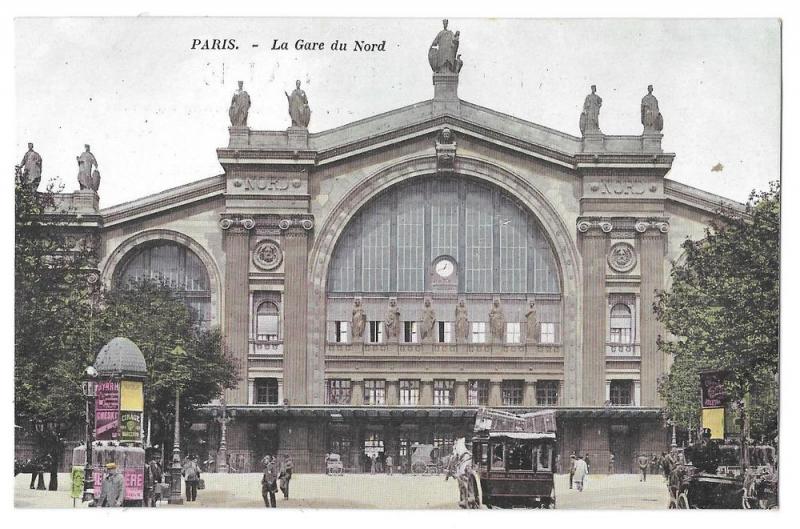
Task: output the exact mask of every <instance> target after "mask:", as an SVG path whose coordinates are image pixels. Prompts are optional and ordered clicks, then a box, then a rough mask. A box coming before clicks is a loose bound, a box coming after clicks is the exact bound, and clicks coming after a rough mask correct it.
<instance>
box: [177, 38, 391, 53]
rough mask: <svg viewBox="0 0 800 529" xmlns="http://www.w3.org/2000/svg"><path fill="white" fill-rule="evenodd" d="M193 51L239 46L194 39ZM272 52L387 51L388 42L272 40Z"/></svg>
mask: <svg viewBox="0 0 800 529" xmlns="http://www.w3.org/2000/svg"><path fill="white" fill-rule="evenodd" d="M251 46H252V47H253V48H258V47H260V44H258V43H253V44H251ZM191 49H193V50H238V49H239V44H237V42H236V39H192V46H191ZM269 50H270V51H289V50H297V51H325V50H330V51H386V41H385V40H382V41H380V42H368V41H365V40H353V41H350V42H344V41H340V40H339V39H336V40H334V41H332V42H321V41H311V40H305V39H297V40H295V41H294V43H293V44H291V45H290V41H288V40H281V39H272V44H271V45H270V47H269Z"/></svg>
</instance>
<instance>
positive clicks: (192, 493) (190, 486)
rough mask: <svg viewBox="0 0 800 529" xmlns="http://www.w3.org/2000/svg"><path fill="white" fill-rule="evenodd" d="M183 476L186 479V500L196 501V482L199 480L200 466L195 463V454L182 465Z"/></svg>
mask: <svg viewBox="0 0 800 529" xmlns="http://www.w3.org/2000/svg"><path fill="white" fill-rule="evenodd" d="M183 477H184V478H185V480H186V501H197V484H198V483H199V482H200V467H199V466H198V465H197V456H192V457H190V458H189V461H187V463H186V466H184V467H183Z"/></svg>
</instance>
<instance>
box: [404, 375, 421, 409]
mask: <svg viewBox="0 0 800 529" xmlns="http://www.w3.org/2000/svg"><path fill="white" fill-rule="evenodd" d="M417 404H419V380H401V381H400V405H401V406H416V405H417Z"/></svg>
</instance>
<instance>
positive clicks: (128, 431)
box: [119, 411, 142, 443]
mask: <svg viewBox="0 0 800 529" xmlns="http://www.w3.org/2000/svg"><path fill="white" fill-rule="evenodd" d="M119 427H120V438H119V440H120V441H122V442H123V443H125V442H129V443H130V442H135V441H139V440H140V439H141V437H142V412H140V411H123V412H120V421H119Z"/></svg>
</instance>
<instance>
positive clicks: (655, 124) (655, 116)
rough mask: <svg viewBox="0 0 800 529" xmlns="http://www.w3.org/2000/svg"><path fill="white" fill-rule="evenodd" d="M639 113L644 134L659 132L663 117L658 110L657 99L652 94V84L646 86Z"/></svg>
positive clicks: (662, 124)
mask: <svg viewBox="0 0 800 529" xmlns="http://www.w3.org/2000/svg"><path fill="white" fill-rule="evenodd" d="M641 113H642V125H644V133H645V134H647V133H656V132H661V130H662V129H663V128H664V118H663V117H662V116H661V112H659V111H658V99H656V96H654V95H653V85H648V86H647V95H646V96H644V97H643V98H642V108H641Z"/></svg>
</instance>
